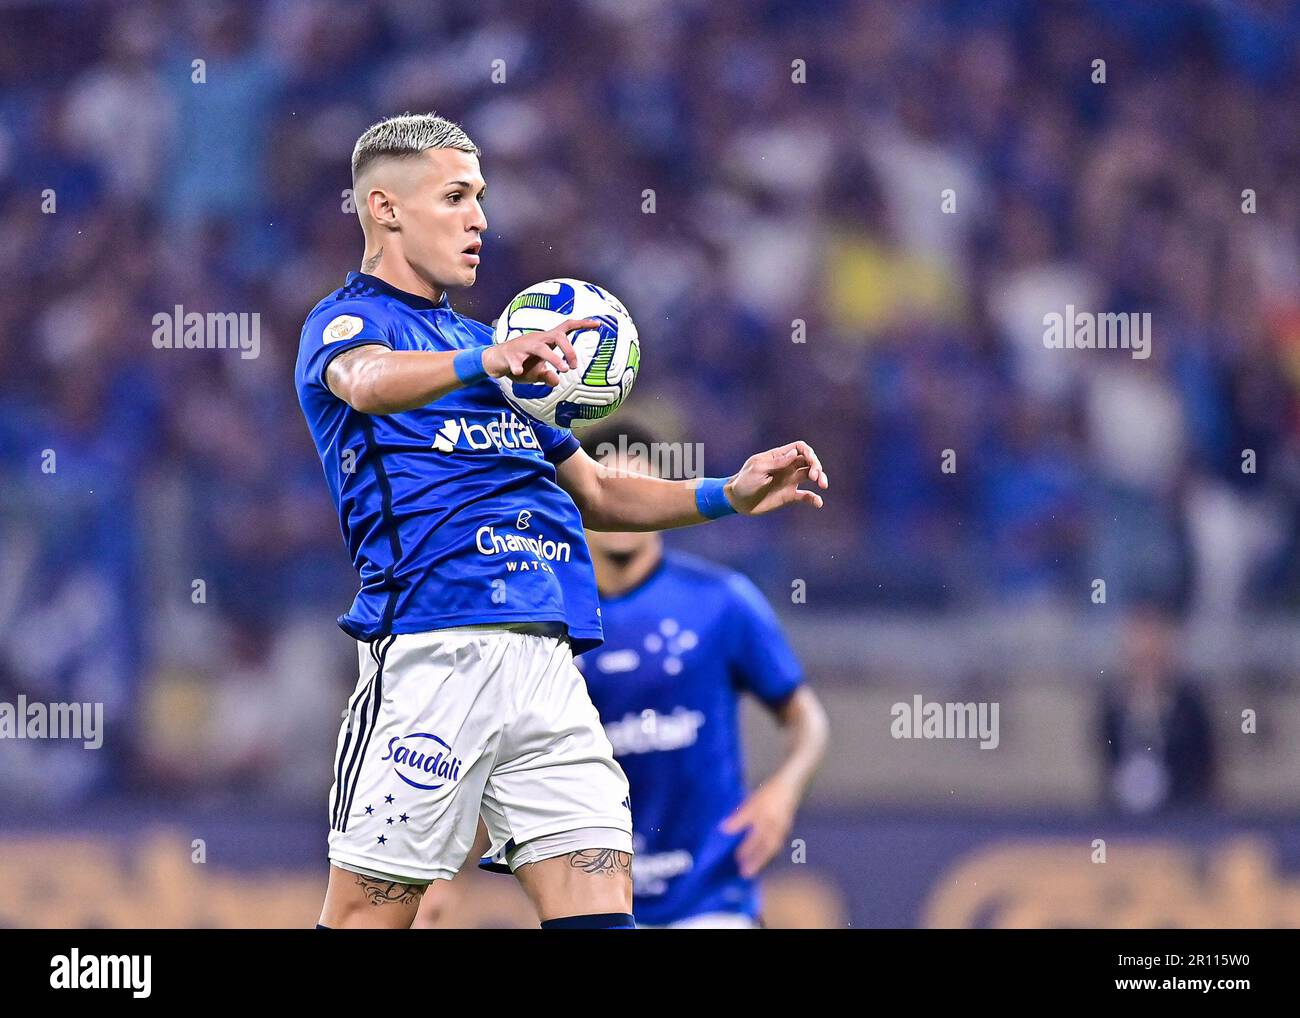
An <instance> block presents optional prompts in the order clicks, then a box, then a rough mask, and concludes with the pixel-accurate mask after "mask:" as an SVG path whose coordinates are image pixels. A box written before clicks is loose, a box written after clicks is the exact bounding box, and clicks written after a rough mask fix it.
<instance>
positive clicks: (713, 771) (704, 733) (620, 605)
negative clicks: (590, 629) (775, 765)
mask: <svg viewBox="0 0 1300 1018" xmlns="http://www.w3.org/2000/svg"><path fill="white" fill-rule="evenodd" d="M601 620H602V622H603V623H604V629H605V643H604V645H603V646H602V647H601V648H600V650H599V651H598V652H596V653H594V654H590V655H588V656H587V657H586V658H584V659H583V661H582V670H583V674H584V675H585V676H586V679H587V688H588V690H589V691H590V693H591V698H592V701H593V702H594V703H595V705H596V709H597V710H598V711H599V712H600V718H601V721H602V722H603V723H604V725H605V731H606V733H607V734H608V735H609V738H610V742H611V743H613V745H614V755H615V756H616V757H617V758H618V762H619V764H621V765H622V767H623V770H624V771H625V772H626V773H627V778H628V782H629V783H630V785H631V791H632V826H633V832H634V833H633V844H634V847H635V850H636V856H635V858H634V859H633V862H632V877H633V882H634V897H633V901H634V905H635V909H636V917H637V921H638V922H643V923H647V924H650V925H661V924H665V923H671V922H675V921H677V920H680V919H685V918H688V917H690V916H693V915H700V914H702V913H705V912H733V913H735V912H740V913H745V914H747V915H751V916H753V915H757V913H758V889H757V885H756V884H755V883H754V882H753V881H751V880H746V879H744V878H743V877H741V875H740V871H739V868H738V867H737V865H736V848H737V846H738V845H739V844H740V841H741V837H742V836H741V835H729V834H724V833H723V832H722V831H720V830H719V829H718V825H719V824H721V823H722V821H723V820H725V819H726V818H727V817H728V816H729V815H730V814H731V812H732V811H733V810H735V808H736V807H737V806H739V805H740V803H741V802H742V801H743V799H744V796H745V783H744V762H743V755H742V752H741V745H740V732H739V726H738V721H737V708H738V703H739V695H740V693H741V692H742V691H747V692H750V693H753V694H754V695H755V696H757V697H759V699H761V700H763V701H764V702H765V703H767V704H769V705H772V706H776V705H778V704H780V703H782V702H783V701H784V700H786V699H787V698H788V697H789V696H790V694H791V693H793V692H794V690H795V688H796V687H797V686H798V685H799V683H800V681H801V675H800V669H799V663H798V661H796V660H795V656H794V653H793V652H792V651H791V650H790V646H789V644H788V643H787V642H786V640H785V637H784V635H783V634H782V633H781V629H780V627H779V625H778V623H777V620H776V616H775V614H774V613H773V611H772V609H771V607H770V606H769V605H768V604H767V602H766V601H764V600H763V596H762V595H761V594H760V593H759V592H758V590H757V588H755V586H754V585H753V584H752V583H751V582H750V581H749V580H748V579H747V578H745V577H744V576H742V575H740V574H739V573H736V572H732V571H730V570H728V569H724V568H722V567H721V566H717V565H714V564H713V563H710V562H706V561H704V560H703V559H698V558H695V557H694V556H691V555H684V554H681V553H676V552H669V553H667V554H666V555H665V556H664V560H663V561H662V562H661V563H660V564H659V566H658V567H657V568H656V570H655V571H654V572H653V573H652V574H651V575H650V576H649V577H647V578H646V580H645V581H644V582H643V583H642V584H641V585H640V586H639V587H637V588H635V589H634V590H631V591H628V592H627V593H625V594H621V595H618V596H615V597H604V598H602V599H601Z"/></svg>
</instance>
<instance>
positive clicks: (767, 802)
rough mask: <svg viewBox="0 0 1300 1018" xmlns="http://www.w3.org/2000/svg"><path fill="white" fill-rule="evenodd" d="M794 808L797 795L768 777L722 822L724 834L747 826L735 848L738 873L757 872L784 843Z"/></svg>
mask: <svg viewBox="0 0 1300 1018" xmlns="http://www.w3.org/2000/svg"><path fill="white" fill-rule="evenodd" d="M798 808H799V798H798V796H796V795H795V794H794V793H792V792H791V791H790V790H789V789H788V788H787V787H786V786H785V785H783V784H781V783H780V782H779V781H770V782H768V783H767V784H766V785H763V786H762V787H761V788H759V789H758V790H757V791H756V792H754V793H753V794H752V795H750V797H749V798H748V799H746V800H745V801H744V802H742V803H741V804H740V807H739V808H738V809H737V810H736V812H734V813H732V814H731V816H729V817H727V819H726V820H724V821H723V822H722V830H723V831H724V832H725V833H727V834H738V833H739V832H741V831H743V830H745V828H749V831H748V833H747V834H746V835H745V837H744V839H743V840H742V841H741V842H740V845H739V847H738V848H737V849H736V863H737V864H738V865H739V866H740V875H741V876H742V877H745V878H746V879H749V878H751V877H756V876H758V874H759V872H760V871H761V870H762V869H763V867H764V866H766V865H767V864H768V863H769V862H771V861H772V856H774V855H776V853H777V852H778V851H780V849H781V846H782V845H784V844H785V841H786V837H787V836H788V835H789V833H790V828H791V827H792V826H793V825H794V814H795V810H797V809H798Z"/></svg>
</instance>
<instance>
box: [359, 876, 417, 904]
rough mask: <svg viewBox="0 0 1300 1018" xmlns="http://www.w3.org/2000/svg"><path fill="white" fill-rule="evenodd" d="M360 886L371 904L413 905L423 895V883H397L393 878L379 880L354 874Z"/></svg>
mask: <svg viewBox="0 0 1300 1018" xmlns="http://www.w3.org/2000/svg"><path fill="white" fill-rule="evenodd" d="M356 878H357V886H358V887H360V888H361V889H362V890H363V891H364V892H365V895H366V898H367V899H369V901H370V904H372V905H413V904H415V903H416V902H418V901H419V900H420V898H421V897H422V896H423V895H424V891H425V887H426V886H427V885H424V884H399V883H397V881H395V880H379V879H378V878H376V877H365V876H362V875H361V874H360V873H358V874H356Z"/></svg>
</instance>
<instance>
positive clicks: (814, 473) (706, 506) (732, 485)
mask: <svg viewBox="0 0 1300 1018" xmlns="http://www.w3.org/2000/svg"><path fill="white" fill-rule="evenodd" d="M557 476H558V479H559V482H560V485H561V486H562V487H563V488H564V490H565V491H567V492H568V493H569V495H570V496H571V497H572V498H573V501H574V502H575V503H576V504H577V506H578V509H579V510H581V512H582V522H583V524H584V525H585V526H587V527H589V528H590V529H592V530H614V531H629V530H630V531H636V530H671V529H673V528H674V527H688V526H691V525H692V524H696V523H704V522H706V521H707V520H711V519H716V518H717V517H718V516H719V515H723V514H725V513H728V512H738V513H741V514H743V515H745V516H761V515H762V514H763V513H769V512H772V510H774V509H780V508H781V507H782V506H786V505H790V504H792V503H799V504H803V505H810V506H813V507H814V508H817V509H820V508H821V507H822V497H821V495H819V494H817V492H815V491H809V490H807V489H804V488H800V487H799V485H800V483H801V482H803V481H804V480H807V481H809V482H810V483H812V484H815V485H817V486H818V487H819V488H821V489H822V490H823V491H824V490H825V489H826V488H827V487H829V484H830V482H829V481H828V480H827V479H826V471H825V470H823V469H822V465H821V461H820V460H819V459H818V458H817V454H816V453H814V452H813V450H812V446H810V445H809V444H808V443H807V442H791V443H790V444H789V445H783V446H780V447H779V448H776V449H769V450H768V451H767V452H760V453H757V454H756V455H754V456H751V457H749V459H747V460H746V461H745V465H744V466H742V467H741V468H740V470H739V471H737V472H736V473H735V474H734V475H733V476H732V477H729V478H727V479H726V481H725V483H723V482H719V481H714V482H712V484H713V486H714V488H715V489H716V490H714V488H711V486H710V482H709V481H707V480H706V481H704V482H702V483H701V482H700V481H698V480H692V481H667V480H664V479H662V478H659V477H651V476H649V475H647V474H642V473H636V472H633V471H627V470H619V469H617V468H615V467H609V466H606V465H604V464H603V463H597V462H596V461H595V460H593V459H592V458H591V457H590V456H588V455H587V454H586V453H585V452H583V451H582V450H578V451H577V452H575V453H574V454H573V455H572V456H570V457H569V458H568V459H566V460H565V461H564V462H563V463H561V464H560V466H559V469H558V471H557Z"/></svg>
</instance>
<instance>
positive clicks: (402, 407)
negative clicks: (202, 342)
mask: <svg viewBox="0 0 1300 1018" xmlns="http://www.w3.org/2000/svg"><path fill="white" fill-rule="evenodd" d="M478 155H479V151H478V148H477V147H476V146H475V145H474V143H473V142H472V141H470V139H469V138H468V136H466V134H465V132H464V131H463V130H461V129H460V128H459V127H458V126H457V125H455V124H453V123H451V122H449V121H447V120H444V119H442V118H440V117H436V116H433V115H431V114H426V115H405V116H400V117H393V118H391V119H388V120H384V121H381V122H380V123H378V124H375V125H374V126H373V127H371V128H370V129H369V130H367V131H366V132H365V133H364V134H363V135H362V136H361V137H360V138H359V139H358V140H357V144H356V147H355V149H354V151H353V153H352V184H353V194H354V198H355V202H356V207H357V214H358V216H359V218H360V220H361V228H362V232H363V234H364V237H365V251H364V255H363V258H362V263H361V271H360V272H353V273H350V274H349V275H348V278H347V281H346V283H345V284H344V285H343V286H342V287H341V288H340V289H338V290H336V291H335V292H334V293H332V294H330V295H329V296H328V297H326V298H325V299H324V300H322V301H321V302H320V303H319V304H317V305H316V307H315V308H314V309H313V310H312V311H311V313H310V314H309V315H308V316H307V321H306V323H305V324H304V326H303V330H302V337H301V340H300V344H299V351H298V361H297V365H296V368H295V383H296V387H297V391H298V399H299V402H300V404H301V406H302V410H303V414H304V416H305V417H306V419H307V425H308V427H309V429H310V431H311V435H312V438H313V440H314V441H315V443H316V448H317V450H318V451H319V453H320V457H321V462H322V464H323V466H324V470H325V479H326V483H327V485H328V487H329V491H330V495H331V497H332V498H333V500H334V505H335V507H336V509H337V510H338V514H339V520H340V524H341V526H342V530H343V538H344V541H345V543H346V544H347V548H348V551H349V553H350V554H351V556H352V560H353V564H354V565H355V567H356V569H357V571H358V572H359V574H360V578H361V589H360V591H359V593H358V594H357V596H356V599H355V601H353V603H352V607H351V608H350V609H349V610H348V611H347V613H346V614H344V615H343V616H342V617H340V619H339V625H340V626H341V627H342V628H343V630H344V631H345V632H347V633H348V634H349V635H350V636H352V637H353V638H354V639H355V640H356V641H357V650H358V661H359V664H360V677H359V680H358V683H357V687H356V690H355V692H354V693H353V695H352V697H351V699H350V700H349V702H348V706H347V710H346V712H345V714H344V718H343V725H342V728H341V730H340V732H339V739H338V751H337V756H336V759H335V762H334V786H333V790H332V791H331V793H330V804H329V812H330V834H329V859H330V874H329V884H328V887H327V889H326V892H325V902H324V906H323V908H322V911H321V916H320V922H319V925H321V926H324V927H389V928H393V927H396V928H405V927H408V926H409V925H410V923H411V920H412V918H413V917H414V915H415V911H416V908H417V907H418V904H419V900H420V895H421V894H422V892H423V890H424V888H425V887H427V886H428V884H429V883H431V882H432V881H434V880H439V879H450V878H451V877H452V876H453V875H454V874H455V873H456V871H457V869H459V868H460V866H461V865H462V863H463V861H464V860H465V858H466V855H467V854H468V852H469V850H470V846H471V844H472V841H473V838H474V832H475V828H476V826H477V823H478V818H479V815H480V813H482V815H483V817H484V821H485V823H486V825H487V828H488V832H489V835H490V837H491V850H492V852H493V854H494V855H500V856H502V857H503V858H504V859H505V861H506V863H507V864H508V865H509V867H510V869H511V870H512V871H513V872H514V873H515V875H516V877H517V878H518V879H519V881H520V884H521V885H522V886H523V888H524V890H525V892H526V893H527V894H528V896H529V898H530V899H531V900H532V902H533V904H534V906H535V907H536V908H537V911H538V914H539V916H540V917H541V919H542V925H543V927H546V928H627V927H630V926H632V925H633V924H632V881H631V853H632V838H631V821H630V816H629V806H628V800H627V796H628V787H627V780H626V777H625V776H624V774H623V771H622V769H621V768H620V767H619V766H618V764H617V763H615V761H614V758H613V753H612V750H611V747H610V744H609V740H608V739H607V738H606V736H605V733H604V731H603V729H602V728H601V725H600V719H599V717H598V715H597V713H596V710H595V708H594V707H593V706H592V704H591V700H590V698H589V697H588V695H587V691H586V686H585V684H584V682H583V680H582V676H581V674H580V673H579V672H578V670H577V668H576V667H575V665H574V656H575V655H577V654H581V653H582V652H584V651H586V650H589V649H591V648H592V647H595V646H598V645H599V643H600V641H601V625H600V618H599V609H598V604H597V596H596V584H595V579H594V576H593V573H592V567H591V558H590V554H589V553H588V550H587V545H586V541H585V539H584V535H583V524H584V522H585V524H586V526H587V527H589V528H591V529H592V530H618V531H629V530H658V529H664V528H668V527H682V526H688V525H690V524H694V523H703V522H705V521H706V520H710V519H714V518H717V517H719V516H722V515H726V514H729V513H733V512H738V513H741V514H744V515H757V514H761V513H766V512H770V511H772V510H774V509H778V508H780V507H782V506H786V505H791V504H803V505H810V506H816V507H820V506H821V505H822V497H821V495H820V494H818V493H817V492H816V491H810V490H807V489H801V488H800V487H799V485H800V483H801V482H803V481H805V480H806V481H807V482H808V483H810V484H812V485H815V486H817V487H820V488H822V489H825V488H826V487H827V480H826V474H825V471H823V470H822V467H821V464H820V463H819V462H818V460H817V457H816V455H815V454H814V452H813V450H812V449H811V448H810V447H809V446H808V445H807V443H805V442H792V443H790V444H789V445H786V446H782V447H780V448H777V449H771V450H768V451H767V452H763V453H759V454H757V455H755V456H751V457H750V458H749V459H748V460H746V462H745V464H744V465H743V466H742V467H741V469H740V470H739V471H738V472H737V473H736V474H735V475H733V476H732V477H730V478H711V479H707V480H705V481H703V482H702V483H699V484H688V483H685V482H671V481H667V480H662V479H659V478H653V477H645V476H632V475H621V474H617V473H615V472H610V471H605V470H602V469H601V468H600V467H598V465H597V464H596V463H595V462H594V461H593V460H592V459H591V458H590V457H589V456H587V455H586V453H584V452H583V451H582V450H581V449H580V448H579V445H578V442H577V440H576V439H575V438H574V437H573V436H572V435H571V434H570V433H569V432H567V431H565V430H561V429H557V428H551V427H547V426H545V425H542V424H540V423H538V422H536V421H531V420H529V419H528V418H526V417H525V416H522V415H520V414H518V413H516V412H515V411H514V410H512V409H511V407H510V405H509V404H508V403H507V402H506V401H505V398H504V397H503V396H502V394H501V392H500V389H499V388H498V387H497V385H496V384H495V382H494V381H493V379H495V378H504V377H509V378H511V379H514V380H516V381H523V382H533V383H546V384H549V385H555V384H558V381H559V376H560V374H562V373H563V372H566V371H568V370H570V369H572V368H574V367H576V365H577V357H576V354H575V353H574V350H573V346H572V344H571V343H570V342H569V339H568V334H569V333H571V332H573V331H575V330H580V329H584V328H594V327H596V325H597V323H595V322H590V321H581V320H578V321H568V322H565V323H564V324H563V325H561V326H559V327H557V328H555V329H551V330H548V331H546V332H537V333H531V334H528V335H524V336H520V337H517V338H515V339H512V340H511V341H509V342H508V343H503V344H500V345H493V344H492V342H491V329H490V327H489V326H487V325H483V324H481V323H479V322H475V321H472V320H471V319H468V318H465V317H464V316H462V315H460V314H458V313H457V312H456V311H455V310H453V309H452V307H451V305H450V303H449V301H448V296H447V293H448V291H449V290H451V289H455V288H457V287H468V286H472V285H473V284H474V281H475V278H476V276H477V273H478V265H479V259H480V252H481V250H482V247H483V240H484V233H485V231H486V229H487V219H486V218H485V216H484V212H483V201H484V197H485V192H486V185H485V183H484V180H483V175H482V173H481V171H480V168H479V160H478Z"/></svg>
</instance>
